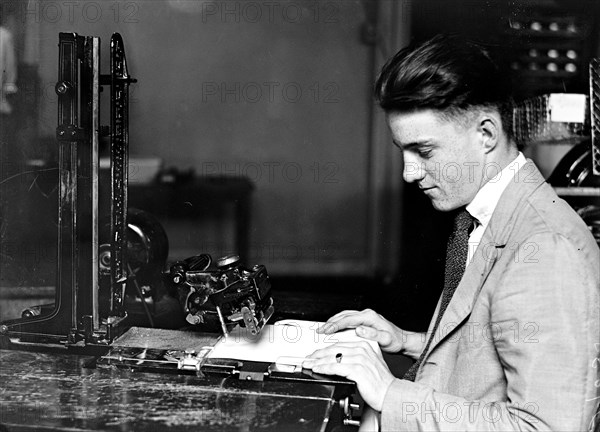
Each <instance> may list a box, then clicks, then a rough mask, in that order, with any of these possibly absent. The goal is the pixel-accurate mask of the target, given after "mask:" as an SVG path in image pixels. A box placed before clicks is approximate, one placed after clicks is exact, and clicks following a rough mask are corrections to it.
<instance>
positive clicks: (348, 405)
mask: <svg viewBox="0 0 600 432" xmlns="http://www.w3.org/2000/svg"><path fill="white" fill-rule="evenodd" d="M339 404H340V408H341V409H342V412H343V413H344V419H343V423H344V426H360V420H355V419H353V418H352V414H353V411H354V410H358V409H359V408H360V406H359V405H358V404H355V403H352V397H351V396H347V397H345V398H344V399H341V400H340V402H339Z"/></svg>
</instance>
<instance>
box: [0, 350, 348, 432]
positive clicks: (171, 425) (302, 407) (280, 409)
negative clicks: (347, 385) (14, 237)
mask: <svg viewBox="0 0 600 432" xmlns="http://www.w3.org/2000/svg"><path fill="white" fill-rule="evenodd" d="M90 359H91V357H84V356H75V355H63V354H49V353H39V352H24V351H10V350H1V351H0V430H9V431H13V430H18V431H21V430H70V431H80V430H118V431H130V430H131V431H145V432H146V431H170V430H173V431H188V430H189V431H194V432H198V431H203V432H204V431H273V432H280V431H286V432H287V431H299V432H300V431H324V430H326V427H327V426H328V420H329V418H330V415H331V413H332V411H333V409H334V408H335V407H334V405H333V401H332V396H333V391H334V389H333V387H332V386H326V385H318V384H316V385H315V384H304V383H288V382H281V381H280V382H276V381H268V382H267V381H265V382H248V381H240V380H239V379H237V378H234V377H227V378H223V377H207V378H200V377H197V376H182V375H164V374H152V373H142V372H132V371H129V370H126V369H116V368H115V369H101V368H97V369H86V368H84V367H83V364H84V363H85V362H87V361H89V360H90ZM333 421H334V419H332V420H331V423H333ZM338 421H339V420H338ZM329 426H330V429H331V427H332V426H333V425H332V424H329ZM333 430H336V431H337V430H348V429H346V428H344V427H341V426H340V427H339V428H338V427H333ZM350 430H355V429H354V428H353V429H350Z"/></svg>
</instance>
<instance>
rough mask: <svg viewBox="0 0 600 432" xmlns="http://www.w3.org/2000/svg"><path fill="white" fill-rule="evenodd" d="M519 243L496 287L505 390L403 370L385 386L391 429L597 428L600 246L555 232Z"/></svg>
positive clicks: (385, 422) (385, 420)
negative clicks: (453, 386) (483, 394)
mask: <svg viewBox="0 0 600 432" xmlns="http://www.w3.org/2000/svg"><path fill="white" fill-rule="evenodd" d="M510 246H511V245H507V246H506V248H505V250H504V253H510V254H511V256H510V258H511V261H510V265H507V266H506V268H505V271H504V277H503V279H502V282H500V283H499V284H498V286H496V287H492V290H491V295H490V294H488V295H490V299H489V301H490V321H491V323H493V325H494V328H495V336H494V343H495V348H496V352H497V355H498V362H499V363H500V365H501V366H502V369H503V371H504V375H505V378H506V386H507V388H506V400H498V401H490V400H476V401H468V400H466V399H464V398H461V397H457V396H454V395H450V394H446V393H441V392H438V391H436V390H434V389H432V388H430V387H428V386H427V385H424V384H421V383H419V382H415V383H413V382H408V381H405V380H400V379H397V380H395V381H394V382H393V383H392V384H391V385H390V386H389V388H388V390H387V392H386V396H385V400H384V405H383V408H382V413H381V427H382V430H390V431H391V430H393V431H417V430H418V431H513V430H514V431H529V430H531V431H537V430H552V431H585V430H588V429H590V425H591V424H592V422H593V417H594V412H595V410H596V407H597V403H598V401H599V400H600V393H599V392H600V389H599V388H598V387H599V386H600V381H598V377H599V375H598V372H599V368H598V365H597V363H598V362H599V361H600V360H599V359H598V358H599V354H598V348H599V346H600V343H599V342H600V317H599V315H600V312H599V311H600V304H599V290H600V286H599V277H598V272H599V269H598V265H597V264H596V265H594V264H593V262H594V261H595V260H597V257H598V254H597V251H590V250H589V248H587V249H586V248H579V247H577V246H576V245H575V244H573V243H572V242H571V241H570V240H569V239H567V238H565V237H563V236H561V235H558V234H551V233H547V234H538V235H535V236H532V237H530V238H529V239H528V240H527V242H525V243H524V244H522V245H517V246H516V247H512V248H511V247H510ZM505 262H506V261H505ZM515 325H516V326H515ZM515 328H519V329H522V330H523V329H525V330H526V331H522V333H521V334H517V333H515ZM482 379H484V378H483V377H482Z"/></svg>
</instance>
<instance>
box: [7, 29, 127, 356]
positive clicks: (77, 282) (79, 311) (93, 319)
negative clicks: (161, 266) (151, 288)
mask: <svg viewBox="0 0 600 432" xmlns="http://www.w3.org/2000/svg"><path fill="white" fill-rule="evenodd" d="M133 82H135V80H133V79H132V78H131V77H130V76H129V74H128V70H127V61H126V57H125V49H124V44H123V39H122V38H121V36H120V35H119V34H118V33H115V34H113V36H112V37H111V43H110V75H101V74H100V39H99V38H97V37H88V36H79V35H77V34H75V33H60V35H59V70H58V83H57V84H56V93H57V94H58V127H57V129H56V138H57V141H58V148H59V152H58V154H59V198H58V201H59V202H58V208H59V214H58V260H57V263H58V264H57V281H56V293H55V304H54V310H53V311H51V312H50V313H47V314H40V315H37V316H29V317H23V318H19V319H14V320H10V321H6V322H4V323H2V325H1V326H0V335H2V336H5V337H8V338H9V339H10V340H11V342H13V341H16V342H26V343H46V344H47V343H54V344H60V345H64V346H72V345H86V344H87V345H89V344H91V345H94V344H99V345H108V344H109V343H110V342H111V341H112V340H113V339H114V338H115V337H116V336H118V335H119V334H120V333H121V332H122V331H123V330H124V326H123V321H124V319H125V317H126V312H125V310H124V308H123V302H124V292H125V284H126V281H127V273H126V268H125V253H126V248H127V239H126V227H127V225H126V220H127V164H128V145H129V135H128V127H129V124H128V123H129V113H128V93H129V85H130V84H131V83H133ZM101 86H110V88H111V92H110V94H111V108H110V111H111V112H110V117H111V120H110V123H111V124H110V141H111V217H110V219H111V228H110V229H111V258H110V259H111V263H110V267H111V275H110V277H111V281H110V290H111V293H110V308H109V313H108V316H100V308H99V298H98V291H99V290H98V287H99V278H100V275H99V271H98V226H99V215H98V203H99V185H98V181H97V179H98V166H99V156H98V154H99V153H98V147H99V133H100V131H101V130H102V128H101V127H100V125H99V119H100V87H101Z"/></svg>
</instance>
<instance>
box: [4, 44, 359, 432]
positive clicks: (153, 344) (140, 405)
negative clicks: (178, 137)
mask: <svg viewBox="0 0 600 432" xmlns="http://www.w3.org/2000/svg"><path fill="white" fill-rule="evenodd" d="M58 46H59V62H58V63H59V70H58V82H57V84H56V87H55V90H56V94H57V95H58V127H57V129H56V140H57V144H58V165H59V166H58V172H59V175H58V177H59V180H58V182H59V183H58V232H57V236H58V243H57V245H58V246H57V280H56V289H55V298H54V302H53V303H49V304H43V305H31V306H30V307H28V308H26V309H25V310H24V311H23V314H22V317H21V318H18V319H11V320H8V321H4V322H2V323H0V341H1V342H2V348H3V349H2V351H1V357H0V362H2V365H3V371H2V381H3V390H2V392H3V395H4V396H3V399H2V409H3V411H2V418H0V425H1V426H2V427H5V428H7V429H8V430H10V429H11V425H18V427H20V428H22V427H23V422H24V421H25V420H24V419H25V418H28V419H32V418H35V421H30V420H27V421H25V423H27V422H29V425H30V426H32V427H43V426H46V427H51V428H59V429H60V428H69V430H86V429H103V430H104V429H118V430H124V429H125V430H129V429H139V430H149V429H153V428H160V429H161V430H167V429H169V427H172V428H173V429H175V430H186V428H190V429H194V430H198V428H200V429H201V430H224V428H225V429H231V430H307V431H309V430H314V431H325V430H333V429H335V428H340V427H342V428H343V427H353V426H356V425H357V424H358V421H357V420H355V419H353V413H352V410H353V409H356V408H358V407H357V405H355V404H353V403H352V401H351V397H352V395H353V393H354V392H355V388H354V387H355V385H354V383H353V382H351V381H348V380H346V379H343V378H340V377H331V376H321V375H318V374H314V373H312V372H311V371H307V370H303V369H302V367H301V365H300V364H299V363H298V362H297V361H296V362H294V361H292V362H287V363H286V362H283V363H282V362H277V361H276V359H275V358H271V357H268V356H267V357H264V356H260V355H259V356H258V357H255V356H254V354H252V355H246V354H244V353H243V352H242V351H241V346H242V345H246V346H250V347H251V348H250V349H252V347H253V346H254V347H255V346H256V344H257V343H258V342H260V340H262V342H261V343H263V345H262V346H263V347H264V346H265V345H264V344H265V343H266V342H265V338H267V339H269V340H268V341H267V342H269V345H268V346H269V347H271V348H272V343H271V342H273V339H272V335H273V334H274V333H273V331H274V329H286V328H288V327H289V326H288V327H286V326H277V325H273V323H271V322H270V319H271V318H272V317H273V314H274V310H275V309H274V302H273V298H272V292H271V283H270V280H269V276H268V273H267V269H266V268H265V266H263V265H254V266H252V267H246V266H245V265H243V264H242V262H241V260H240V257H239V256H237V255H227V256H224V257H221V258H219V259H217V260H216V261H215V262H213V259H212V257H211V256H210V255H208V254H198V255H196V256H192V257H190V258H187V259H184V260H180V261H177V262H175V263H172V264H170V265H167V256H168V239H167V236H166V234H165V231H164V229H163V228H162V227H161V225H160V223H159V222H158V221H157V220H156V219H155V218H154V217H153V215H152V214H150V213H147V212H144V211H141V210H137V209H133V208H129V207H128V145H129V136H128V126H129V112H128V108H129V99H128V98H129V88H130V86H131V85H133V84H134V83H135V82H136V80H135V79H133V78H132V77H131V75H130V73H129V70H128V67H127V61H126V56H125V48H124V43H123V39H122V37H121V36H120V35H119V34H116V33H115V34H114V35H113V36H112V38H111V40H110V73H109V74H101V73H100V52H101V41H100V39H99V38H98V37H88V36H81V35H78V34H74V33H60V35H59V45H58ZM107 89H108V92H106V90H107ZM103 90H105V91H104V93H109V94H110V125H109V126H104V125H100V124H99V123H100V108H101V104H100V96H101V95H102V93H103ZM101 140H107V141H108V142H109V143H110V146H109V152H110V181H109V182H103V181H100V180H99V179H100V175H99V146H100V142H101ZM107 183H109V184H107ZM163 293H170V294H171V296H172V298H173V299H176V300H177V303H178V307H177V308H174V309H173V310H172V312H171V313H173V314H175V315H177V314H179V315H180V316H179V317H178V318H179V319H181V321H182V322H183V324H184V326H183V328H178V329H167V328H157V327H156V326H152V325H149V326H138V325H136V322H135V320H132V316H133V315H134V311H135V310H141V311H142V312H141V313H142V315H145V316H146V317H147V319H148V320H147V321H148V322H149V323H150V324H153V319H152V317H153V312H152V311H151V310H150V307H149V306H148V305H149V304H152V301H150V300H154V301H156V300H158V297H159V295H160V294H163ZM298 329H301V327H297V329H296V330H298ZM302 329H305V328H304V327H302ZM307 331H308V330H307ZM267 333H268V335H267ZM275 333H277V331H275ZM313 333H314V329H313ZM240 335H244V338H245V339H246V340H244V341H243V342H244V344H240V345H236V344H237V343H238V342H239V341H240V340H239V336H240ZM236 338H238V339H236ZM280 339H281V338H280ZM283 339H287V340H283V341H282V343H283V345H281V346H282V348H281V350H282V351H281V353H279V354H281V355H283V356H285V355H286V351H285V349H286V348H285V346H286V345H285V344H286V343H288V346H289V342H290V341H289V339H290V338H286V336H285V334H284V337H283ZM309 339H310V338H309ZM292 342H297V339H294V340H293V341H292ZM223 344H225V345H227V344H228V348H227V347H226V349H225V351H223V350H221V351H219V352H221V353H223V352H227V353H228V354H227V355H226V356H225V355H224V356H223V357H221V356H220V355H213V354H214V353H217V350H216V349H215V347H219V346H220V345H223ZM232 344H233V345H232ZM298 346H299V345H298V344H296V345H295V347H296V348H297V347H298ZM231 348H233V350H232V349H231ZM238 348H240V350H238ZM255 350H256V349H255ZM261 350H263V351H264V349H263V348H261ZM24 352H25V353H28V354H27V355H25V356H23V353H24ZM238 353H239V355H238ZM263 354H264V353H263ZM276 354H277V353H276ZM56 365H61V366H60V370H58V371H57V369H56V368H57V366H56ZM13 366H14V367H13ZM24 370H25V371H29V373H28V374H25V375H24V374H23V371H24ZM28 379H30V381H28ZM48 382H50V383H52V384H51V385H50V386H48ZM67 382H68V383H69V384H66V383H67ZM140 383H143V384H142V385H141V384H140ZM156 388H161V389H162V390H161V391H160V392H158V393H156V392H154V390H153V389H156ZM24 389H27V392H28V393H29V394H30V398H29V399H28V400H27V401H26V402H23V399H22V397H21V395H22V394H23V391H24ZM94 394H95V395H96V396H97V397H96V396H93V395H94ZM107 394H108V395H109V396H110V397H109V401H108V402H107V400H106V395H107ZM103 395H104V396H103ZM53 399H56V400H58V402H56V401H55V402H56V403H58V405H56V406H57V407H58V408H56V406H54V405H47V404H48V403H50V402H49V401H50V400H53ZM115 400H117V401H118V403H116V404H114V403H113V402H114V401H115ZM64 401H68V402H64ZM110 401H112V402H110ZM174 401H175V402H174ZM47 406H53V407H54V408H53V409H52V410H50V409H46V410H44V409H42V408H40V407H47ZM61 410H70V411H69V412H66V413H65V412H62V411H61ZM240 425H244V426H243V427H242V426H240ZM238 426H239V427H238ZM240 427H241V429H240ZM19 430H21V429H19Z"/></svg>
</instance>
